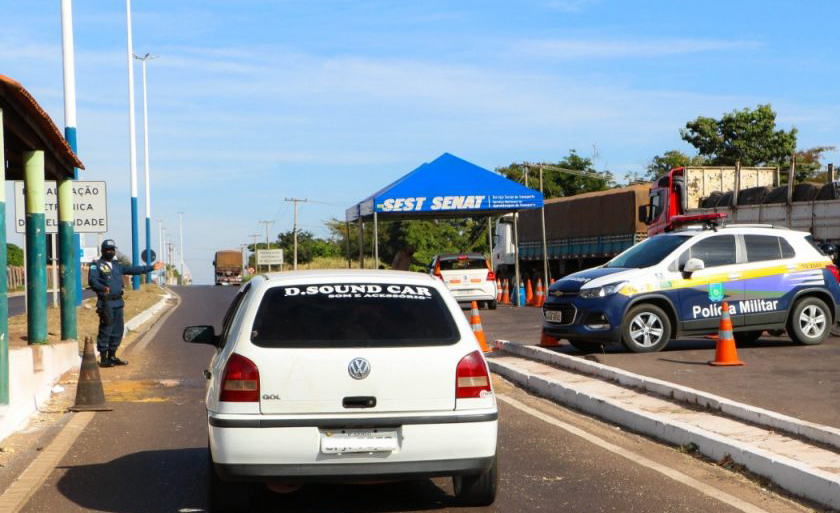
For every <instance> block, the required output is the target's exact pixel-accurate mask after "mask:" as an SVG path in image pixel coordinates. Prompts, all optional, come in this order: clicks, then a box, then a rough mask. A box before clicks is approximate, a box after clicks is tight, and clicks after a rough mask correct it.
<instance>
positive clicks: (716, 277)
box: [543, 224, 840, 353]
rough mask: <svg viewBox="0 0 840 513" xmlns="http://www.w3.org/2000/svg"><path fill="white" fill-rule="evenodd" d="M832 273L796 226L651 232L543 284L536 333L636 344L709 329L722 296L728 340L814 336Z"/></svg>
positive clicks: (836, 297)
mask: <svg viewBox="0 0 840 513" xmlns="http://www.w3.org/2000/svg"><path fill="white" fill-rule="evenodd" d="M838 282H840V273H838V270H837V267H836V266H835V265H834V264H833V263H832V261H831V259H830V258H829V257H827V256H825V255H824V254H823V253H822V251H820V250H819V249H818V248H817V246H816V245H815V244H814V242H813V240H812V239H811V236H810V234H808V233H806V232H798V231H792V230H787V229H782V228H774V227H772V226H769V225H735V224H733V225H728V226H724V227H720V228H718V227H714V226H706V227H702V228H689V229H685V230H680V231H674V232H670V233H665V234H661V235H656V236H655V237H652V238H650V239H647V240H645V241H644V242H641V243H639V244H637V245H635V246H633V247H632V248H630V249H628V250H627V251H625V252H623V253H621V254H620V255H618V256H617V257H615V258H614V259H612V260H611V261H609V262H607V263H606V264H604V265H603V266H601V267H597V268H594V269H589V270H586V271H581V272H578V273H574V274H571V275H569V276H566V277H565V278H563V279H561V280H559V281H557V282H556V283H555V284H554V285H552V286H551V288H550V289H549V293H548V297H547V298H546V302H545V305H544V307H543V315H544V318H545V322H544V325H543V331H544V334H545V335H548V336H550V337H555V338H558V339H567V340H568V341H569V342H570V343H571V344H572V345H573V346H575V347H576V348H578V349H581V350H584V351H591V350H596V349H597V348H599V347H600V346H601V345H604V344H610V343H618V342H621V343H622V344H624V346H625V347H626V348H627V349H628V350H630V351H632V352H636V353H646V352H653V351H659V350H661V349H662V348H664V347H665V345H667V344H668V341H669V340H670V339H671V338H676V337H681V336H687V335H705V334H709V333H715V332H716V331H717V329H718V325H719V319H720V313H721V308H722V302H723V301H726V302H727V303H728V305H729V313H730V315H731V318H732V325H733V329H734V331H735V339H736V342H739V343H745V342H751V341H754V340H756V339H758V338H759V337H760V336H761V334H762V333H763V332H764V331H765V330H786V331H787V333H788V335H789V336H790V337H791V338H792V339H793V340H794V341H796V342H798V343H801V344H820V343H822V342H823V341H824V340H825V338H826V337H827V336H828V334H829V331H830V329H831V327H832V326H833V324H834V322H835V320H836V319H837V316H838V304H840V285H838Z"/></svg>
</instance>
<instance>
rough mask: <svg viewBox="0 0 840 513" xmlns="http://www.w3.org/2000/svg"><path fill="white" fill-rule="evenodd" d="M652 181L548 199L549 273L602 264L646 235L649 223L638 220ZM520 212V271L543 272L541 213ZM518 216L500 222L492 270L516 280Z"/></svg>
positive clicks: (527, 274)
mask: <svg viewBox="0 0 840 513" xmlns="http://www.w3.org/2000/svg"><path fill="white" fill-rule="evenodd" d="M649 189H650V187H649V185H647V184H642V185H631V186H628V187H620V188H615V189H608V190H605V191H597V192H588V193H583V194H577V195H574V196H566V197H562V198H553V199H549V200H546V201H545V207H544V208H545V234H546V237H545V238H546V252H547V254H548V268H549V276H550V277H551V278H559V277H561V276H565V275H567V274H569V273H573V272H576V271H579V270H582V269H588V268H590V267H594V266H597V265H601V264H603V263H604V262H606V261H608V260H609V259H611V258H612V257H614V256H616V255H618V254H619V253H621V252H622V251H624V250H625V249H627V248H629V247H631V246H633V245H634V244H636V243H637V242H640V241H642V240H644V239H645V238H646V237H647V225H645V224H644V223H643V222H641V221H639V220H637V218H636V212H638V210H639V207H641V206H643V205H645V204H647V202H648V193H649ZM517 215H518V223H517V228H518V232H519V233H518V235H519V237H518V238H519V259H520V274H521V276H522V277H524V278H534V279H536V278H538V277H541V276H543V238H542V218H541V217H542V212H541V210H540V209H533V210H523V211H522V212H520V213H519V214H517ZM513 222H514V215H513V214H508V215H506V216H503V217H502V218H501V219H499V220H498V221H497V223H496V234H495V237H494V238H493V255H492V256H493V268H494V270H495V272H496V274H497V276H499V277H500V278H502V279H504V278H513V276H514V264H515V252H514V227H513Z"/></svg>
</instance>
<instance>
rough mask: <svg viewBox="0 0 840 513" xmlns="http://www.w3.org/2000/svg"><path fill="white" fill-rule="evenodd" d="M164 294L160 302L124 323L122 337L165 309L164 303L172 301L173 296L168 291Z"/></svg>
mask: <svg viewBox="0 0 840 513" xmlns="http://www.w3.org/2000/svg"><path fill="white" fill-rule="evenodd" d="M164 292H166V294H165V295H164V296H163V297H162V298H161V300H160V301H158V302H157V303H155V304H153V305H152V306H151V307H149V308H147V309H145V310H143V311H142V312H140V313H139V314H137V315H135V316H134V317H132V318H131V319H130V320H129V321H127V322H126V323H125V330H124V331H123V336H125V335H126V334H127V333H128V332H129V331H134V330H136V329H137V328H139V327H140V326H141V325H143V323H145V322H147V321H148V320H149V319H151V318H153V317H154V316H155V315H157V314H158V313H159V312H160V311H161V310H163V309H165V308H166V302H167V301H169V300H170V299H172V298H173V297H174V296H173V295H172V294H170V293H169V291H166V290H165V291H164Z"/></svg>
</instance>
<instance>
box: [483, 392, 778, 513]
mask: <svg viewBox="0 0 840 513" xmlns="http://www.w3.org/2000/svg"><path fill="white" fill-rule="evenodd" d="M496 397H497V398H498V399H499V400H501V401H502V402H505V403H507V404H509V405H510V406H513V407H514V408H516V409H518V410H520V411H522V412H524V413H527V414H529V415H532V416H534V417H536V418H538V419H540V420H542V421H545V422H548V423H549V424H551V425H553V426H556V427H559V428H560V429H563V430H565V431H567V432H569V433H571V434H573V435H575V436H578V437H580V438H583V439H584V440H586V441H587V442H589V443H592V444H595V445H597V446H598V447H601V448H602V449H606V450H608V451H610V452H611V453H613V454H617V455H618V456H621V457H623V458H626V459H628V460H630V461H632V462H633V463H637V464H639V465H641V466H643V467H647V468H649V469H651V470H654V471H656V472H659V473H660V474H662V475H664V476H666V477H670V478H671V479H673V480H674V481H677V482H678V483H682V484H684V485H686V486H688V487H691V488H694V489H695V490H697V491H698V492H700V493H702V494H704V495H708V496H709V497H712V498H713V499H717V500H719V501H721V502H723V503H724V504H726V505H728V506H732V507H733V508H735V509H738V510H740V511H743V512H745V513H768V512H767V510H763V509H761V508H759V507H758V506H754V505H753V504H750V503H749V502H746V501H744V500H742V499H739V498H738V497H735V496H734V495H729V494H728V493H726V492H723V491H721V490H719V489H717V488H715V487H713V486H710V485H707V484H706V483H703V482H702V481H698V480H697V479H694V478H693V477H691V476H688V475H686V474H683V473H682V472H680V471H678V470H674V469H672V468H671V467H668V466H666V465H662V464H661V463H657V462H655V461H653V460H650V459H648V458H645V457H644V456H642V455H641V454H638V453H635V452H633V451H629V450H627V449H624V448H623V447H619V446H617V445H615V444H612V443H610V442H607V441H606V440H604V439H603V438H599V437H597V436H595V435H593V434H591V433H587V432H586V431H584V430H582V429H580V428H578V427H575V426H573V425H571V424H568V423H566V422H563V421H562V420H558V419H555V418H554V417H552V416H550V415H547V414H545V413H543V412H541V411H539V410H536V409H534V408H531V407H530V406H528V405H526V404H524V403H522V402H520V401H518V400H516V399H514V398H512V397H509V396H506V395H502V394H497V395H496Z"/></svg>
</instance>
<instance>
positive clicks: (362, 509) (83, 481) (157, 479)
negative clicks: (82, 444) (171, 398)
mask: <svg viewBox="0 0 840 513" xmlns="http://www.w3.org/2000/svg"><path fill="white" fill-rule="evenodd" d="M63 468H66V469H67V472H66V473H65V474H64V476H63V477H62V478H61V479H60V480H59V482H58V485H57V488H58V490H59V492H60V493H61V494H63V495H64V496H65V497H67V498H68V499H69V500H71V501H73V502H74V503H75V504H77V505H78V506H79V507H81V508H84V509H88V510H96V511H109V512H119V513H152V512H177V511H206V508H207V500H206V497H207V488H206V487H207V475H208V474H207V473H208V471H209V468H208V465H207V449H206V448H204V447H201V448H189V449H172V450H160V451H142V452H136V453H133V454H129V455H126V456H123V457H120V458H117V459H115V460H112V461H109V462H107V463H100V464H94V465H78V466H70V467H63ZM438 481H441V482H443V480H438ZM257 488H258V492H257V494H256V497H255V504H254V508H253V511H254V512H255V513H256V512H263V511H264V512H268V511H278V510H282V511H284V512H289V513H295V512H298V513H304V512H316V511H317V512H324V513H330V512H335V513H339V512H341V513H368V512H369V513H380V512H382V513H385V512H391V511H406V510H412V511H413V510H439V509H446V508H449V507H453V506H455V505H456V502H455V498H454V496H452V495H450V494H448V493H447V492H446V491H445V490H443V489H442V488H441V487H439V486H437V485H436V484H435V482H434V481H432V480H430V479H425V480H415V481H406V482H399V483H385V484H370V485H359V484H355V485H346V484H311V485H306V486H304V487H303V488H301V489H300V490H298V491H296V492H293V493H289V494H275V493H272V492H270V491H269V490H268V489H266V488H265V487H263V486H258V487H257Z"/></svg>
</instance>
